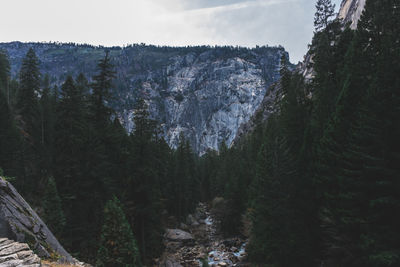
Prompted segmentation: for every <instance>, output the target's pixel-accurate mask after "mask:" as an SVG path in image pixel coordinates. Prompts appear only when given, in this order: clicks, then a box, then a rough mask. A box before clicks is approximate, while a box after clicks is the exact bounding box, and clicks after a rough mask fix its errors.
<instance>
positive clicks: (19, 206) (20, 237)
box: [0, 177, 76, 265]
mask: <svg viewBox="0 0 400 267" xmlns="http://www.w3.org/2000/svg"><path fill="white" fill-rule="evenodd" d="M0 237H2V238H8V239H11V240H15V241H17V242H22V243H27V244H28V245H29V247H30V248H31V249H32V250H33V251H35V253H36V254H37V255H38V256H39V257H42V258H48V257H51V256H55V255H57V256H58V257H60V258H61V259H62V260H63V261H65V262H67V263H75V262H76V260H75V259H73V258H72V257H71V255H70V254H69V253H68V252H67V251H65V249H64V248H63V247H62V246H61V245H60V243H59V242H58V241H57V239H56V238H55V237H54V235H53V234H52V233H51V231H50V230H49V229H48V228H47V226H46V224H44V222H43V221H42V220H41V219H40V218H39V216H38V215H37V214H36V212H35V211H34V210H32V208H31V207H30V206H29V204H28V203H27V202H26V201H25V200H24V199H23V198H22V197H21V195H20V194H19V193H18V192H17V190H16V189H15V188H14V186H12V185H11V184H10V183H9V182H7V181H6V180H4V179H3V178H1V177H0ZM23 246H26V245H23ZM0 265H1V264H0Z"/></svg>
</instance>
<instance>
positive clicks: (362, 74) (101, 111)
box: [0, 0, 400, 267]
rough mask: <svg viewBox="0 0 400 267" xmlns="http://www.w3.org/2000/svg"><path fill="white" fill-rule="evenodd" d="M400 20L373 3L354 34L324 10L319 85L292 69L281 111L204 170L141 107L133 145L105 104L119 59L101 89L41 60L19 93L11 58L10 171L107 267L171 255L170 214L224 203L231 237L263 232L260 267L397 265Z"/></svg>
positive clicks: (4, 85) (3, 100)
mask: <svg viewBox="0 0 400 267" xmlns="http://www.w3.org/2000/svg"><path fill="white" fill-rule="evenodd" d="M399 12H400V2H399V0H381V1H379V2H378V1H367V2H366V6H365V10H364V12H363V14H362V16H361V19H360V21H359V24H358V28H357V29H356V30H351V29H350V28H349V27H347V26H344V25H343V24H342V23H341V22H340V21H338V20H332V17H333V15H334V6H333V5H332V4H331V1H329V0H318V1H317V13H316V17H315V28H316V31H315V35H314V38H313V42H312V44H311V46H310V49H311V51H310V53H312V54H313V55H314V56H313V65H312V68H313V70H314V73H315V75H314V78H313V79H312V81H311V82H306V81H304V78H303V77H302V75H300V74H298V73H296V72H292V71H290V69H291V68H290V66H289V62H288V59H287V58H286V57H285V56H284V57H282V60H281V68H280V75H281V81H280V83H279V85H278V86H277V89H276V90H279V92H278V95H279V97H278V98H277V101H276V103H275V105H276V110H278V112H276V113H275V114H273V115H272V116H271V117H270V118H269V119H268V120H267V121H266V122H262V120H261V119H260V120H259V121H258V124H257V126H256V127H255V129H254V130H253V132H252V133H251V134H249V135H248V136H246V137H245V138H244V139H243V140H242V141H241V142H240V143H238V144H236V145H235V146H233V147H230V148H228V147H227V146H226V145H225V144H222V145H221V147H220V149H219V152H215V151H209V152H208V153H207V154H205V155H204V156H202V157H201V158H199V157H198V156H196V155H195V154H194V153H193V151H192V150H191V148H190V145H189V143H188V142H187V141H185V140H184V138H183V137H182V138H181V141H180V144H179V146H178V148H177V149H176V150H172V149H170V148H169V147H168V145H167V144H166V142H165V141H164V140H163V138H162V137H161V135H160V131H159V128H158V125H157V122H155V121H154V120H152V119H151V118H150V115H149V112H148V107H147V104H146V101H144V100H140V99H139V100H138V101H137V103H136V107H135V116H134V124H135V128H134V131H133V132H132V133H126V131H125V129H124V128H123V127H122V126H121V124H120V123H119V120H118V119H116V117H115V114H114V112H113V110H112V109H110V108H109V107H108V105H107V103H109V101H110V100H111V99H112V97H113V96H112V87H113V83H112V80H113V77H114V75H115V73H114V72H113V68H112V64H111V59H110V57H109V56H108V54H106V55H105V57H104V59H102V60H101V61H100V62H99V64H98V74H97V75H96V76H94V77H92V78H91V82H89V81H88V80H87V78H86V77H85V76H84V75H83V74H82V75H79V76H78V77H68V78H67V79H66V81H65V82H64V84H63V85H62V86H61V88H57V87H51V86H50V85H49V82H48V78H46V76H43V77H42V76H41V74H40V73H39V69H38V59H37V58H36V56H35V54H34V51H33V50H30V51H29V52H28V54H27V56H26V58H25V60H24V62H23V65H22V67H21V70H20V75H19V79H17V80H10V77H9V64H8V60H7V56H6V55H5V54H4V53H0V89H1V90H0V109H1V110H0V129H1V130H0V147H1V150H0V166H1V167H2V169H3V171H4V174H5V175H7V176H10V177H15V178H14V180H13V183H14V184H15V185H16V186H17V188H18V189H19V190H20V191H21V192H22V193H23V195H24V196H25V197H27V198H28V199H29V200H30V201H31V202H32V203H35V204H36V205H37V206H41V207H43V209H44V211H43V213H44V214H45V216H44V219H45V221H46V223H48V224H49V226H50V228H51V229H52V230H53V231H54V232H55V233H56V236H57V237H59V238H60V240H61V242H62V243H63V244H64V245H65V247H66V248H67V249H68V250H69V251H72V252H73V253H75V255H76V256H79V257H80V258H81V259H85V260H88V261H89V262H96V259H97V264H98V265H99V266H125V265H122V264H130V265H127V266H138V265H140V264H141V263H140V262H142V263H149V262H150V260H151V259H152V258H154V257H157V256H158V255H159V253H160V252H161V251H162V242H161V240H162V223H161V216H160V214H162V213H163V212H164V211H165V210H166V211H167V212H168V214H170V215H174V216H176V217H177V218H179V219H182V218H184V217H185V216H186V215H187V214H188V213H190V212H191V211H193V209H194V207H195V205H196V203H197V202H198V201H208V200H211V199H213V198H214V197H216V196H223V197H224V199H225V207H224V209H223V211H222V214H221V218H220V219H221V226H222V227H221V229H223V231H224V234H225V235H227V236H234V235H238V234H240V233H241V232H242V228H243V223H242V218H244V219H245V220H248V221H250V222H251V224H250V225H251V226H250V242H249V244H248V247H247V251H248V253H249V260H250V261H251V262H252V263H254V264H256V265H261V266H321V265H323V266H356V267H357V266H360V267H361V266H374V267H375V266H397V265H399V262H400V251H399V249H398V248H399V247H400V244H399V242H400V241H399V240H400V232H399V231H398V229H397V227H398V225H400V221H399V219H398V216H396V215H397V213H398V212H399V211H400V182H399V181H400V180H399V177H400V169H399V164H398V163H399V160H400V147H399V145H398V144H399V142H398V141H397V139H398V136H400V123H399V118H400V109H399V107H400V94H399V93H400V91H399V88H400V80H399V76H398V73H400V69H399V68H400V65H399V64H398V62H400V46H399V43H400V40H399V38H400V32H399V31H400V14H399ZM49 211H51V212H49ZM98 244H100V245H98ZM117 252H121V253H117Z"/></svg>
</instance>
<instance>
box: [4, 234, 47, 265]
mask: <svg viewBox="0 0 400 267" xmlns="http://www.w3.org/2000/svg"><path fill="white" fill-rule="evenodd" d="M0 266H2V267H17V266H29V267H40V266H41V261H40V258H39V257H38V256H37V255H36V254H35V253H33V251H32V250H31V249H30V248H29V246H28V245H27V244H21V243H18V242H15V241H12V240H9V239H7V238H0Z"/></svg>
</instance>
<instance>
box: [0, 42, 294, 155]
mask: <svg viewBox="0 0 400 267" xmlns="http://www.w3.org/2000/svg"><path fill="white" fill-rule="evenodd" d="M30 47H33V48H34V50H35V52H36V54H37V56H38V58H39V59H40V61H41V62H40V69H41V72H42V74H48V75H49V76H50V77H51V82H52V84H58V85H59V84H61V83H62V82H63V81H64V80H65V78H66V77H67V75H70V74H71V75H73V76H75V77H76V76H77V75H78V74H79V73H80V72H82V73H84V74H85V75H86V76H87V77H88V78H90V77H92V76H93V75H94V74H95V71H96V64H97V62H98V60H99V59H101V58H102V57H103V56H104V54H105V51H109V52H110V55H111V57H112V59H113V64H114V65H115V70H116V72H117V78H116V80H115V91H114V96H115V100H114V101H113V102H112V103H110V105H111V106H112V107H113V108H114V109H115V110H116V112H117V115H118V117H119V118H120V120H121V122H122V123H123V125H124V126H125V128H126V129H127V130H128V131H131V130H132V128H133V127H134V125H133V122H132V118H133V109H134V105H135V102H136V100H137V99H138V98H144V99H145V100H146V102H147V103H148V105H149V109H150V114H151V116H152V117H153V118H154V119H156V120H157V121H159V122H160V123H161V130H162V133H163V135H164V137H165V139H166V141H167V143H168V144H169V145H170V146H171V147H174V148H175V147H176V146H177V144H178V142H179V136H180V134H183V135H184V136H185V138H186V139H187V140H189V141H190V143H191V145H192V147H193V148H194V150H195V151H197V152H198V153H199V154H203V153H204V152H205V151H207V150H208V149H213V150H218V147H219V145H220V144H221V143H222V142H223V141H224V142H226V144H227V145H230V144H231V143H232V141H233V139H234V138H235V137H236V135H237V132H238V129H239V127H240V125H241V124H243V123H245V122H247V121H248V120H249V119H250V117H251V116H252V115H253V114H254V112H255V111H256V110H257V108H258V107H259V105H260V103H261V102H262V100H263V98H264V96H265V94H266V92H267V89H268V88H269V86H270V85H271V84H272V83H274V82H276V81H277V80H278V79H279V64H280V59H281V57H282V55H285V56H286V57H288V53H287V52H286V51H285V50H284V49H283V48H282V47H257V48H253V49H248V48H241V47H209V46H201V47H181V48H178V47H156V46H147V45H132V46H127V47H124V48H121V47H109V48H106V47H94V46H90V45H75V44H60V43H20V42H12V43H0V49H3V50H5V51H6V52H7V53H8V55H9V58H10V62H11V64H12V66H11V73H12V75H13V76H16V75H17V74H18V70H19V68H20V66H21V61H22V58H23V57H24V56H25V54H26V52H27V50H28V49H29V48H30Z"/></svg>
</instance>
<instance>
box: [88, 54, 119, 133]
mask: <svg viewBox="0 0 400 267" xmlns="http://www.w3.org/2000/svg"><path fill="white" fill-rule="evenodd" d="M98 71H99V72H98V74H97V75H95V76H94V77H93V83H92V84H91V87H92V89H93V93H92V101H91V102H92V103H91V109H92V116H93V120H94V122H95V125H97V127H98V129H101V128H104V127H106V126H107V125H108V123H109V122H110V115H111V109H110V108H109V107H108V106H107V103H110V100H111V95H112V94H111V89H112V87H113V84H112V81H113V79H114V78H115V72H114V70H113V65H112V64H111V59H110V56H109V52H108V51H107V52H106V55H105V57H104V59H101V60H100V61H99V64H98Z"/></svg>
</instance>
